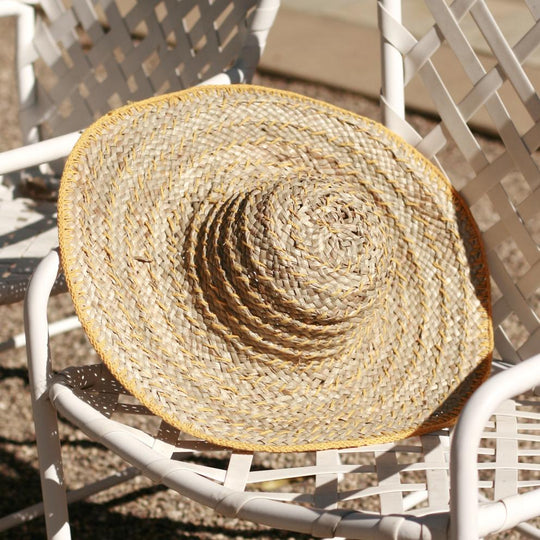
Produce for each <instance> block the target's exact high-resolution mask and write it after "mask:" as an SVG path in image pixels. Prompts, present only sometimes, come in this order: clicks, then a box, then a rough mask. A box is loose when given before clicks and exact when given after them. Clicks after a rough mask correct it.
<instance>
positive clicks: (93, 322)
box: [59, 86, 492, 451]
mask: <svg viewBox="0 0 540 540" xmlns="http://www.w3.org/2000/svg"><path fill="white" fill-rule="evenodd" d="M59 234H60V250H61V257H62V265H63V269H64V272H65V274H66V279H67V282H68V285H69V288H70V291H71V294H72V297H73V299H74V303H75V307H76V311H77V314H78V316H79V318H80V320H81V322H82V325H83V328H84V329H85V331H86V333H87V335H88V337H89V339H90V341H91V342H92V344H93V346H94V347H95V348H96V350H97V351H98V353H99V355H100V356H101V358H102V360H103V361H104V362H105V363H106V365H107V366H108V368H109V369H110V370H111V372H112V373H113V375H114V376H115V377H116V378H118V380H120V381H121V382H122V384H123V385H124V386H125V387H126V388H127V389H128V390H129V391H130V392H131V393H132V394H133V395H135V396H136V397H137V398H138V399H139V400H140V401H141V402H142V403H143V404H145V405H146V406H147V407H148V408H149V409H150V410H151V411H152V412H154V413H155V414H157V415H158V416H160V417H162V418H163V419H165V420H166V421H167V422H169V423H170V424H171V425H173V426H175V427H177V428H179V429H181V430H183V431H185V432H187V433H190V434H192V435H195V436H197V437H201V438H203V439H206V440H208V441H211V442H214V443H217V444H221V445H226V446H230V447H233V448H238V449H246V450H268V451H296V450H314V449H325V448H339V447H348V446H356V445H362V444H368V443H373V442H385V441H391V440H395V439H398V438H402V437H405V436H408V435H410V434H413V433H423V432H427V431H430V430H433V429H437V428H441V427H444V426H448V425H450V424H452V423H453V422H454V421H455V418H456V416H457V414H458V413H459V411H460V409H461V407H462V406H463V404H464V402H465V400H466V399H467V398H468V396H469V395H470V394H471V393H472V391H473V390H474V389H475V388H476V387H477V386H478V385H479V384H480V383H481V382H482V381H483V380H484V379H485V378H486V376H487V375H488V372H489V369H490V361H491V351H492V330H491V324H490V301H489V277H488V272H487V265H486V261H485V255H484V250H483V247H482V244H481V241H480V238H479V232H478V229H477V227H476V225H475V223H474V221H473V219H472V217H471V214H470V212H469V210H468V209H467V207H466V206H465V204H464V202H463V201H462V200H461V198H460V197H459V195H458V194H457V193H456V192H455V191H454V190H453V189H452V187H451V186H450V184H449V183H448V181H447V180H446V178H445V177H444V176H443V175H442V174H441V173H440V172H439V171H438V169H436V167H435V166H434V165H432V164H431V163H430V162H429V161H428V160H427V159H425V158H424V157H423V156H422V155H420V154H419V153H418V152H417V151H416V150H415V149H413V148H412V147H411V146H409V145H408V144H407V143H405V142H404V141H403V140H401V139H400V138H399V137H397V136H396V135H394V134H392V133H391V132H390V131H389V130H387V129H386V128H384V127H383V126H381V125H380V124H378V123H376V122H373V121H371V120H368V119H366V118H363V117H360V116H357V115H355V114H353V113H350V112H347V111H344V110H341V109H338V108H336V107H333V106H331V105H328V104H325V103H323V102H319V101H316V100H313V99H308V98H305V97H302V96H299V95H296V94H292V93H288V92H282V91H275V90H269V89H264V88H260V87H256V86H228V87H201V88H197V89H191V90H187V91H182V92H179V93H175V94H170V95H166V96H161V97H158V98H152V99H149V100H146V101H143V102H139V103H133V104H130V105H127V106H125V107H123V108H121V109H118V110H116V111H113V112H112V113H110V114H109V115H107V116H105V117H103V118H101V119H100V120H98V121H97V122H96V123H95V124H94V125H93V126H91V127H90V128H89V129H88V130H87V131H86V132H85V133H84V134H83V135H82V137H81V138H80V140H79V142H78V143H77V145H76V146H75V148H74V150H73V152H72V153H71V156H70V158H69V160H68V163H67V165H66V168H65V172H64V176H63V179H62V183H61V188H60V199H59Z"/></svg>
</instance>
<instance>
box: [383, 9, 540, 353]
mask: <svg viewBox="0 0 540 540" xmlns="http://www.w3.org/2000/svg"><path fill="white" fill-rule="evenodd" d="M421 4H422V6H423V9H424V11H422V13H419V12H418V9H419V8H420V7H421V6H420V3H418V2H401V1H400V0H379V2H378V8H379V24H380V28H381V32H382V38H383V46H382V50H383V58H384V61H383V65H386V68H387V69H384V70H383V74H382V76H383V91H382V103H383V117H384V121H385V122H386V123H387V125H389V126H390V127H391V128H392V129H393V130H395V131H397V132H399V133H400V134H401V135H402V136H403V137H405V138H406V139H407V140H408V141H409V142H411V143H412V144H414V145H415V146H416V147H417V148H418V149H419V150H420V151H422V152H423V153H424V154H425V155H427V156H428V157H429V158H431V159H433V160H434V161H436V162H437V163H438V164H439V165H440V166H441V168H442V169H443V170H444V168H445V167H444V163H445V158H447V157H448V156H449V155H453V156H454V161H455V156H456V155H459V156H460V158H459V159H462V169H461V170H460V171H459V173H458V174H454V175H453V176H452V175H449V176H450V179H451V181H452V183H453V184H454V185H455V187H456V188H457V189H458V190H459V191H460V192H461V194H462V195H463V197H464V198H465V199H466V200H467V202H468V204H469V205H470V207H471V210H472V212H473V214H474V216H475V218H476V220H477V222H478V224H479V227H480V229H481V230H482V232H483V236H484V240H485V247H486V251H487V255H488V260H489V265H490V272H491V276H492V296H493V323H494V333H495V346H496V353H497V355H498V357H499V358H501V359H503V360H505V361H509V362H513V363H515V362H517V361H519V360H522V359H525V358H527V357H529V356H531V355H532V354H534V353H537V352H539V351H540V318H539V315H540V302H539V300H540V295H539V292H540V291H539V287H540V271H539V270H540V250H539V244H538V242H539V240H540V199H539V196H540V189H539V188H540V171H539V160H538V154H537V150H538V147H539V145H540V97H539V96H538V93H537V92H536V91H535V87H536V88H538V86H539V85H538V81H536V84H533V82H535V81H534V78H535V77H537V75H538V72H537V71H536V68H535V67H534V52H535V48H536V47H537V45H538V43H539V42H540V39H539V36H540V20H539V19H540V3H539V2H537V1H536V2H533V1H527V2H525V1H524V0H516V1H513V2H492V3H487V2H486V1H484V0H455V1H453V2H451V3H448V2H446V1H445V0H427V1H426V2H425V3H421ZM401 9H403V10H404V12H403V13H402V12H401ZM405 10H408V11H405ZM495 10H498V12H497V13H495ZM501 10H504V12H500V11H501ZM429 19H431V24H428V21H429ZM403 21H404V22H403ZM496 21H498V22H496ZM501 22H502V26H501ZM505 24H508V27H505V26H504V25H505ZM396 65H398V69H397V70H396V69H395V67H396ZM456 81H461V82H460V84H456ZM463 81H465V85H463V84H462V83H463ZM403 88H405V96H406V97H407V96H408V95H409V96H410V97H411V102H412V103H413V104H416V105H417V106H420V104H422V103H426V102H428V101H429V100H431V103H432V105H433V107H434V109H435V110H436V111H437V112H438V115H439V116H440V119H441V121H440V122H439V123H437V125H436V126H435V127H434V128H432V129H431V128H430V129H429V131H427V132H423V133H419V131H421V129H413V127H412V126H411V125H410V124H409V123H408V122H407V121H406V120H405V116H404V108H403V99H402V95H403V91H402V89H403ZM479 126H480V127H482V129H483V130H484V135H480V134H479V132H478V130H477V129H476V128H478V127H479ZM486 133H488V134H489V136H485V135H486ZM493 136H496V137H497V138H500V140H501V141H502V142H503V145H504V150H503V151H502V152H501V151H498V150H496V148H499V147H500V145H494V144H493V142H492V138H493ZM456 153H457V154H456Z"/></svg>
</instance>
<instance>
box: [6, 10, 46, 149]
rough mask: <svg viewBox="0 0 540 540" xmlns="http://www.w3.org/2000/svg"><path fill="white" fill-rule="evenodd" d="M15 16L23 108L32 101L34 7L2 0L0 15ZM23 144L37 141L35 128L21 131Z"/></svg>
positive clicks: (34, 79) (19, 82)
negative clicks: (24, 131)
mask: <svg viewBox="0 0 540 540" xmlns="http://www.w3.org/2000/svg"><path fill="white" fill-rule="evenodd" d="M6 16H15V17H17V41H16V48H15V54H16V57H15V67H16V72H17V73H16V77H17V90H18V93H19V103H20V108H21V109H24V108H25V107H27V106H29V105H30V104H32V103H33V102H34V99H35V85H36V77H35V73H34V66H33V64H32V62H33V61H34V59H35V56H36V55H35V51H34V49H33V44H32V40H33V38H34V27H35V8H34V7H33V6H31V5H28V2H17V1H12V0H4V1H2V2H0V17H6ZM23 138H24V141H25V144H28V143H30V142H37V130H36V129H35V128H32V129H31V130H30V131H29V132H28V133H23Z"/></svg>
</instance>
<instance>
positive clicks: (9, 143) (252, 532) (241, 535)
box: [0, 19, 519, 540]
mask: <svg viewBox="0 0 540 540" xmlns="http://www.w3.org/2000/svg"><path fill="white" fill-rule="evenodd" d="M0 42H1V45H2V46H1V47H0V66H1V67H0V115H1V118H2V127H1V129H0V149H2V150H3V149H7V148H10V147H13V146H16V145H17V144H18V143H19V141H20V134H19V132H18V128H17V119H16V106H15V98H14V96H15V87H14V82H13V77H12V75H11V72H10V70H9V67H10V66H11V65H12V61H13V50H12V49H11V48H10V46H9V44H10V43H12V42H13V25H12V21H6V20H1V19H0ZM255 82H256V83H259V84H263V85H268V86H271V87H274V88H276V87H277V88H284V89H288V90H292V91H296V92H299V93H302V94H305V95H309V96H312V97H316V98H319V99H322V100H325V101H328V102H331V103H333V104H336V105H339V106H341V107H343V108H346V109H349V110H352V111H354V112H357V113H359V114H363V115H365V116H368V117H371V118H374V119H378V118H379V113H378V107H377V105H376V103H374V102H372V101H369V100H367V99H364V98H361V97H360V96H358V95H354V94H351V93H347V92H343V91H340V90H336V89H330V88H326V87H322V86H319V85H313V84H308V83H305V82H301V81H292V80H286V79H283V78H280V77H276V76H270V75H261V74H259V75H258V76H257V78H256V81H255ZM412 121H413V123H414V124H415V125H416V127H417V128H418V129H420V130H421V131H423V130H425V129H428V128H429V126H430V125H431V122H430V121H429V120H428V119H425V118H422V117H413V118H412ZM485 143H486V146H487V147H490V146H491V147H493V151H494V152H496V151H497V147H498V145H497V143H495V142H492V141H488V140H486V141H485ZM447 157H448V161H449V163H450V167H451V168H452V171H453V172H455V173H458V174H461V173H463V174H466V170H465V169H464V167H465V166H464V165H463V160H461V159H460V157H459V155H458V154H457V153H456V152H453V151H450V152H449V153H448V156H447ZM71 313H72V309H71V304H70V300H69V298H68V297H67V295H64V296H61V297H56V298H54V299H53V300H52V302H51V318H52V319H57V318H59V317H61V316H62V315H66V314H71ZM0 321H2V322H1V323H0V342H2V341H4V340H6V339H8V338H9V337H10V336H11V335H13V333H17V332H20V331H21V330H22V306H21V305H20V304H17V305H12V306H3V307H0ZM51 346H52V352H53V356H54V358H55V367H57V368H61V367H62V366H64V365H68V364H81V363H87V362H89V361H95V360H96V355H95V354H94V352H93V351H92V349H91V347H90V346H89V345H88V343H87V341H86V339H85V337H84V335H83V334H82V332H81V331H73V332H70V333H69V334H65V335H63V336H61V337H58V338H55V339H53V340H52V345H51ZM0 395H1V396H2V397H1V398H0V411H1V413H0V493H2V497H1V498H0V515H4V514H6V513H9V512H12V511H15V510H17V509H19V508H21V507H23V506H25V505H28V504H32V503H34V502H36V501H39V500H40V487H39V474H38V468H37V458H36V452H35V447H34V435H33V428H32V423H31V410H30V398H29V395H28V379H27V373H26V369H25V355H24V351H23V350H16V351H8V352H4V353H3V354H2V360H1V363H0ZM61 437H62V439H63V440H64V452H65V461H66V463H67V464H68V465H67V471H66V475H67V478H68V482H69V484H70V486H72V487H78V486H80V485H81V484H82V482H83V481H84V479H85V478H87V477H92V476H94V473H96V474H99V473H100V472H103V471H105V470H106V469H108V468H109V467H111V466H113V467H114V466H117V467H122V463H121V461H120V460H119V459H117V458H115V457H112V456H111V455H110V453H107V452H105V451H104V450H103V449H102V448H101V447H100V446H99V445H97V444H94V443H90V442H88V441H87V440H86V439H85V437H84V436H83V435H82V434H81V433H80V432H79V431H77V430H75V429H73V428H72V427H71V426H70V425H68V424H67V423H65V422H62V424H61ZM70 515H71V520H72V531H73V536H74V538H79V539H85V538H88V539H90V538H92V539H93V538H104V539H105V538H110V539H115V538H122V537H129V538H154V539H159V538H179V539H214V540H220V539H231V540H232V539H236V540H243V539H259V540H266V539H272V538H296V539H302V538H308V537H307V536H303V535H290V534H288V533H283V532H280V531H275V530H268V529H266V528H262V527H257V526H255V525H253V524H250V523H247V522H243V521H239V520H233V519H224V518H221V517H219V516H216V515H215V514H214V513H213V512H212V511H210V510H208V509H206V508H204V507H201V506H200V505H198V504H196V503H193V502H191V501H189V500H188V499H186V498H183V497H181V496H180V495H178V494H176V493H173V492H171V491H170V490H167V489H165V488H163V487H160V486H155V485H153V484H152V483H151V482H150V481H148V480H146V479H143V478H136V479H134V480H132V481H130V482H128V483H127V484H125V485H123V486H122V487H118V488H115V489H112V490H109V491H108V492H106V493H104V494H101V495H99V496H96V497H93V498H91V499H90V500H88V501H86V502H84V503H77V504H75V505H73V506H72V507H71V510H70ZM44 534H45V533H44V523H43V520H42V519H37V520H35V521H33V522H31V523H29V524H27V525H25V526H23V527H19V528H18V529H16V530H14V531H10V532H9V533H7V534H5V535H4V536H2V538H18V539H31V538H42V537H44ZM504 537H505V538H515V539H517V538H519V535H515V534H508V535H504ZM500 538H503V536H501V537H500Z"/></svg>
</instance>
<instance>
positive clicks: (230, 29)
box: [18, 0, 278, 142]
mask: <svg viewBox="0 0 540 540" xmlns="http://www.w3.org/2000/svg"><path fill="white" fill-rule="evenodd" d="M277 5H278V2H277V1H275V0H271V1H268V0H263V1H262V2H261V1H259V2H257V0H213V1H211V0H159V1H151V0H70V1H69V2H63V1H62V0H42V1H41V2H40V3H39V4H38V6H37V9H36V17H35V20H33V21H31V22H29V23H28V24H27V25H26V27H25V30H24V32H21V31H19V47H18V49H19V59H20V60H19V66H18V69H19V72H24V71H25V70H26V75H25V77H26V78H25V79H24V80H23V81H22V82H20V83H19V87H20V94H21V126H22V130H23V137H24V139H25V141H26V142H35V141H36V140H38V139H42V138H49V137H52V136H56V135H62V134H65V133H68V132H71V131H75V130H78V129H81V128H83V127H86V126H87V125H88V124H89V123H91V122H92V121H93V120H95V119H96V118H98V117H100V116H102V115H103V114H105V113H106V112H107V111H108V110H110V109H112V108H115V107H118V106H120V105H122V104H124V103H126V102H127V101H136V100H139V99H143V98H146V97H149V96H152V95H155V94H160V93H165V92H171V91H175V90H179V89H182V88H186V87H189V86H193V85H195V84H198V83H200V82H201V81H203V80H206V79H208V78H210V77H212V76H214V75H216V74H218V73H221V72H223V71H224V70H226V69H228V68H230V67H231V66H232V65H233V64H235V62H237V61H238V59H239V57H245V56H246V55H247V56H251V58H248V59H247V60H246V59H245V58H242V60H243V64H242V65H243V67H244V70H245V72H244V74H243V76H244V77H245V78H247V79H249V78H250V77H251V75H252V71H253V69H254V67H255V66H256V63H257V61H258V57H259V56H260V54H261V52H262V48H263V47H264V40H265V33H266V32H267V30H268V28H269V26H270V25H271V22H272V20H273V16H274V13H275V10H276V9H277ZM66 6H69V7H66ZM258 11H259V12H263V18H264V23H263V24H261V23H260V22H259V23H257V21H256V20H255V19H256V18H257V15H258V13H257V12H258ZM259 19H261V15H260V13H259ZM32 26H33V28H32ZM29 31H30V32H31V33H32V36H31V38H30V37H29V35H28V32H29ZM250 31H251V34H252V35H251V37H253V35H254V34H257V36H256V39H251V40H249V39H248V34H249V33H250ZM254 48H255V49H257V50H255V51H254V50H253V49H254ZM29 65H31V70H28V67H29ZM233 82H241V81H233ZM36 130H37V132H36Z"/></svg>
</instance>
